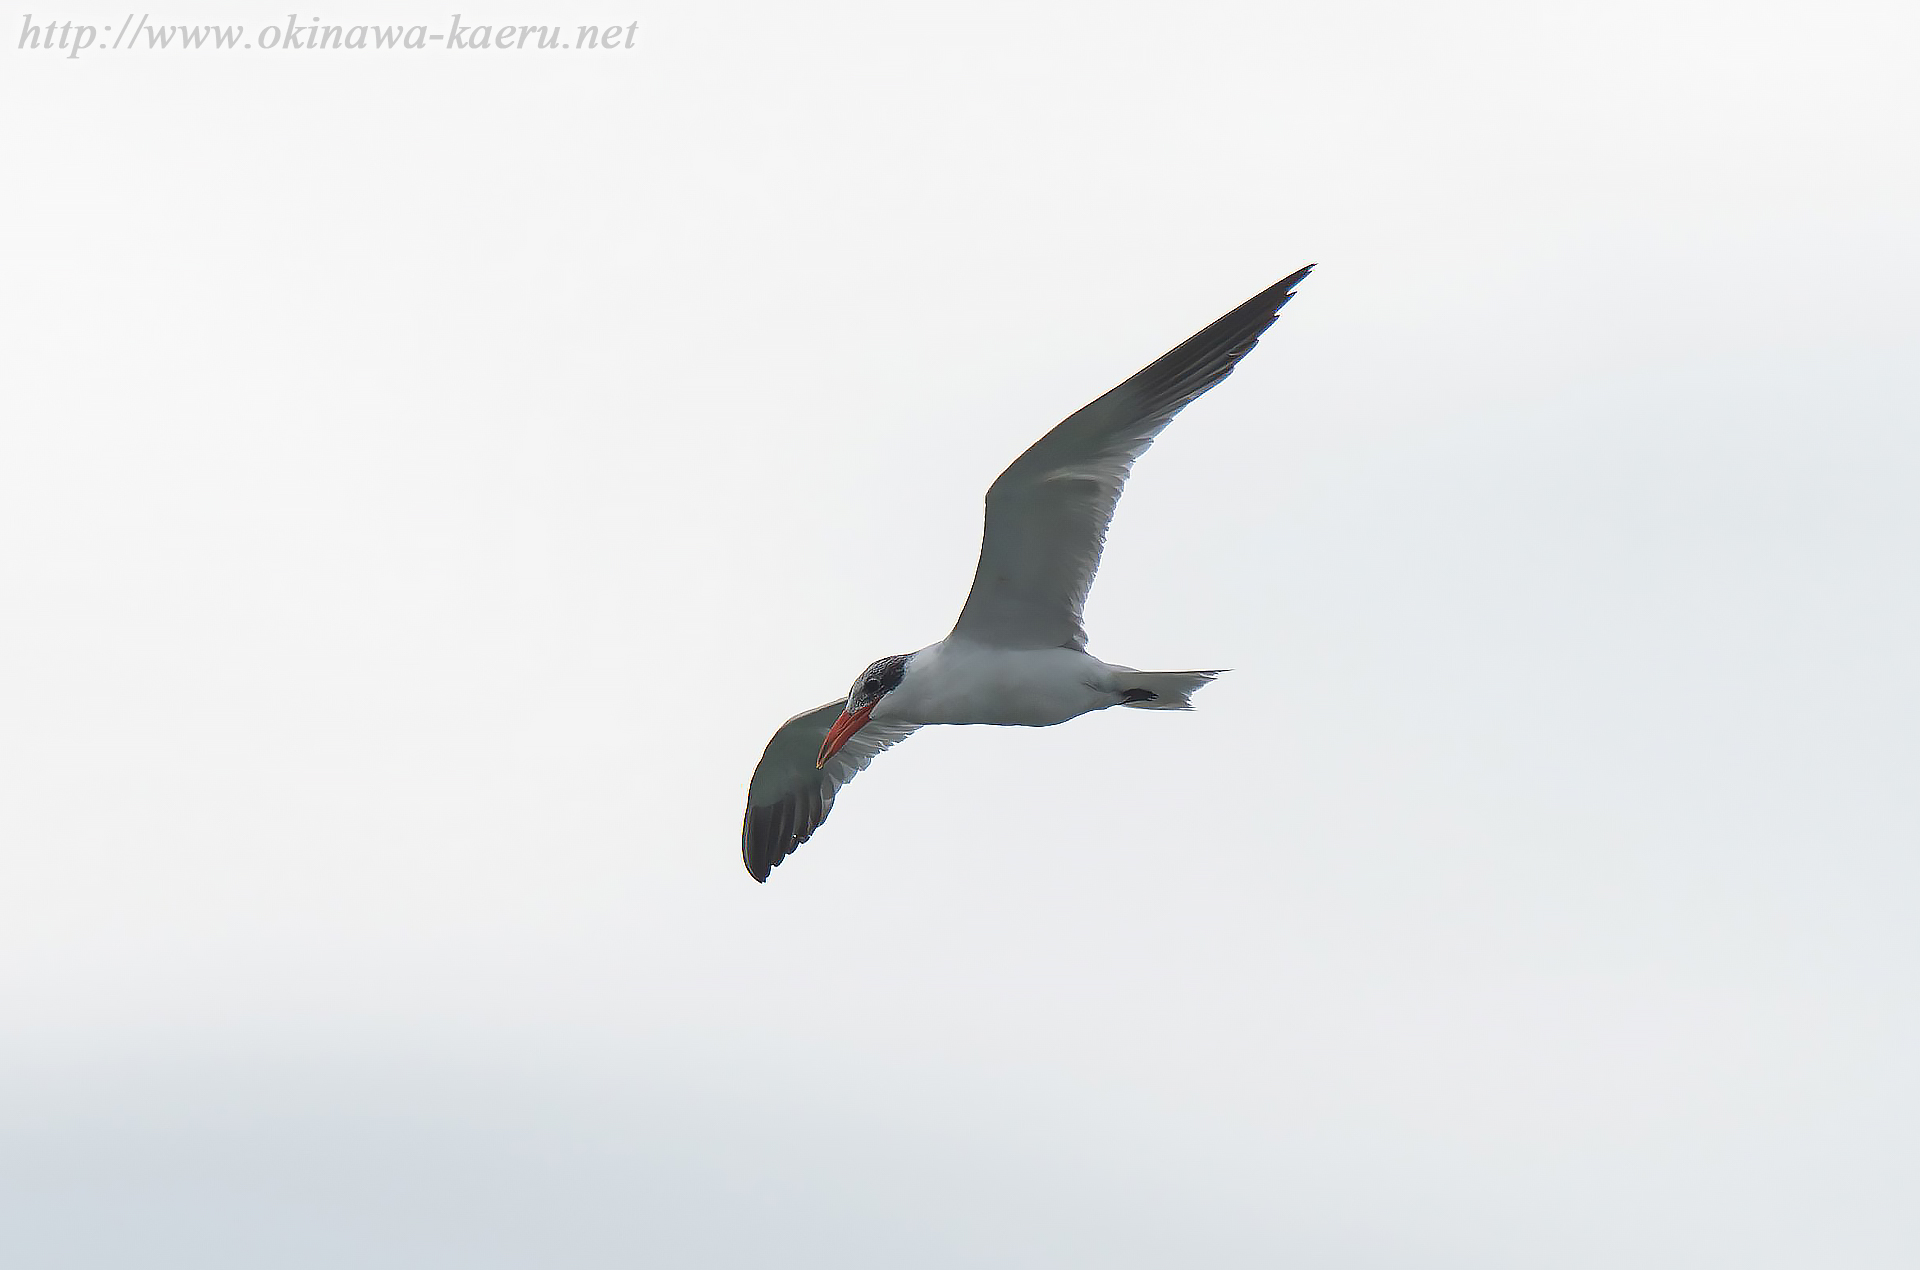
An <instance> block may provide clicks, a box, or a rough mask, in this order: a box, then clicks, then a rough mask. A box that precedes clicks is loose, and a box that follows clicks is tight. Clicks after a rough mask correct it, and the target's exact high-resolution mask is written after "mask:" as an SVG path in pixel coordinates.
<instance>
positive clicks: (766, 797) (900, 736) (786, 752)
mask: <svg viewBox="0 0 1920 1270" xmlns="http://www.w3.org/2000/svg"><path fill="white" fill-rule="evenodd" d="M845 705H846V701H845V699H844V698H842V699H841V700H838V701H829V702H828V703H827V704H826V705H823V706H821V707H819V708H818V709H815V710H809V711H807V712H806V713H805V714H796V715H794V716H793V717H792V718H791V719H788V720H787V721H786V722H785V723H783V724H781V725H780V730H779V731H778V732H775V733H774V734H773V740H771V741H769V742H767V752H766V753H765V754H763V755H761V756H760V766H758V767H756V768H754V769H753V782H752V784H750V785H748V786H747V814H746V818H745V820H744V821H742V823H741V826H740V857H741V859H743V860H745V861H746V864H747V872H749V873H751V874H753V878H754V881H756V882H764V881H766V880H767V875H768V874H769V873H771V872H773V866H774V865H776V864H778V863H780V862H781V861H782V860H784V859H786V858H787V857H788V856H790V855H792V854H793V852H794V851H795V850H796V849H797V848H798V847H799V846H800V844H801V843H803V842H805V841H806V840H807V839H808V838H811V837H812V836H813V831H814V830H816V829H818V828H819V827H820V825H821V822H823V821H824V820H826V818H827V813H828V812H829V811H832V810H833V796H834V795H835V794H836V793H838V792H839V790H840V787H841V786H842V785H844V784H846V783H847V782H848V781H850V780H852V779H853V778H854V775H855V773H858V772H863V771H865V770H866V767H867V764H869V763H871V762H873V759H874V756H875V755H876V754H879V753H880V752H881V751H882V750H884V749H887V748H888V747H889V746H893V745H897V744H899V743H900V742H901V741H904V740H906V739H907V738H908V737H910V736H912V735H913V734H914V732H915V731H916V730H917V729H918V728H919V726H920V725H919V724H917V723H892V722H888V721H886V720H876V721H874V722H871V723H868V724H867V725H866V726H865V727H863V728H861V729H860V730H859V731H858V732H855V733H854V734H853V737H852V738H851V739H850V740H849V741H848V742H847V743H846V744H845V745H843V746H841V747H840V752H839V753H837V754H835V755H834V756H833V757H832V758H830V759H828V760H827V765H826V766H825V767H815V766H814V759H815V758H817V757H818V756H819V754H820V743H821V742H822V741H824V740H826V739H827V729H828V728H830V727H832V726H833V721H834V720H835V719H837V718H839V717H840V711H841V709H842V708H843V707H844V706H845Z"/></svg>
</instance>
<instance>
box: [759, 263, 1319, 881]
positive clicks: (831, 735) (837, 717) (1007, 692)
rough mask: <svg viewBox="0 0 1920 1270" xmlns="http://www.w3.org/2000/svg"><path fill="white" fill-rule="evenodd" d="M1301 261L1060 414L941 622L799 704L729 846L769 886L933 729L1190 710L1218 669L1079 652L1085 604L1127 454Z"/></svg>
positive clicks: (1210, 371)
mask: <svg viewBox="0 0 1920 1270" xmlns="http://www.w3.org/2000/svg"><path fill="white" fill-rule="evenodd" d="M1313 269H1314V266H1313V265H1308V266H1306V267H1305V268H1304V269H1300V270H1297V271H1295V272H1294V273H1291V274H1289V275H1287V276H1286V277H1285V278H1282V279H1281V280H1280V281H1279V282H1276V283H1274V284H1273V285H1272V286H1270V287H1268V288H1267V289H1266V290H1264V291H1262V292H1260V294H1258V295H1256V296H1254V297H1253V298H1252V299H1250V300H1248V301H1247V302H1246V303H1245V304H1242V305H1240V306H1239V307H1238V308H1236V309H1234V310H1233V311H1232V312H1230V313H1228V314H1226V315H1225V316H1224V317H1222V318H1220V319H1219V320H1218V321H1216V322H1214V323H1212V324H1211V325H1209V326H1207V327H1206V328H1204V329H1203V330H1201V331H1200V332H1199V333H1198V334H1196V335H1195V336H1193V338H1191V339H1189V340H1187V341H1186V342H1185V343H1183V344H1181V345H1180V346H1179V347H1177V348H1175V349H1174V350H1173V351H1171V352H1169V353H1167V354H1166V355H1165V356H1163V357H1161V358H1159V359H1158V360H1157V361H1155V362H1153V363H1152V364H1151V365H1149V366H1147V367H1146V368H1145V369H1143V370H1141V371H1140V372H1138V373H1137V374H1135V375H1134V376H1133V377H1132V378H1130V379H1128V380H1127V381H1126V382H1125V383H1123V384H1121V385H1120V386H1119V387H1117V388H1115V389H1113V390H1112V391H1111V392H1108V393H1106V394H1105V395H1104V396H1101V397H1099V398H1097V399H1096V400H1094V401H1093V402H1092V403H1090V404H1088V405H1086V406H1084V407H1082V408H1081V409H1079V410H1077V411H1075V412H1074V413H1073V414H1071V415H1068V416H1067V418H1066V419H1065V420H1063V421H1062V422H1061V423H1060V424H1059V425H1058V426H1056V427H1055V428H1054V429H1053V430H1052V431H1051V432H1048V433H1047V434H1046V435H1045V436H1043V437H1041V438H1040V439H1039V440H1038V441H1036V442H1034V444H1033V445H1032V446H1031V447H1029V448H1028V449H1027V451H1026V452H1025V453H1024V454H1022V455H1021V456H1020V457H1019V458H1017V459H1015V460H1014V461H1013V463H1012V464H1011V465H1010V466H1009V467H1008V468H1007V470H1006V471H1004V472H1002V473H1001V474H1000V476H999V478H998V479H997V480H995V481H994V483H993V485H992V487H991V488H989V489H988V490H987V509H986V526H985V529H984V531H983V533H982V535H981V542H980V561H979V565H978V566H977V568H976V569H975V571H974V577H973V590H972V591H971V592H970V593H969V594H968V595H967V601H966V604H965V605H964V606H963V607H962V608H961V610H960V619H959V621H957V622H956V623H955V624H954V627H953V631H952V633H950V634H949V635H948V636H947V637H946V638H945V639H943V640H941V641H940V642H939V643H936V644H930V645H928V646H927V647H925V648H922V649H920V650H919V651H918V652H913V653H902V654H898V655H896V656H892V657H882V658H881V659H880V660H878V661H876V662H874V663H872V664H871V665H869V666H868V667H867V668H866V669H865V670H863V671H861V672H860V676H859V678H857V679H855V680H854V681H853V686H852V687H851V688H850V689H848V691H847V695H846V696H844V697H837V698H835V699H834V700H832V701H829V702H827V703H826V704H825V705H823V706H817V707H815V708H814V709H812V710H808V711H806V712H804V713H802V714H796V715H795V716H793V718H791V719H788V720H787V721H786V722H785V723H784V724H782V725H781V726H780V730H779V731H777V732H775V733H774V734H773V739H772V740H771V741H769V742H768V743H767V748H766V751H765V753H764V754H762V756H761V758H760V764H759V766H758V767H756V768H755V769H754V773H753V778H752V780H751V781H750V782H749V784H748V787H747V810H746V815H745V817H744V818H743V820H742V823H741V828H740V854H741V859H742V860H743V861H744V862H745V864H746V866H747V872H748V873H749V874H751V875H752V876H753V879H754V880H755V881H756V882H765V881H766V880H767V878H768V876H769V875H770V874H771V873H772V872H773V869H774V866H775V865H778V864H779V863H780V862H781V861H782V860H785V859H786V858H787V857H788V856H789V855H791V854H793V852H794V851H795V850H797V849H798V848H799V846H800V844H801V843H804V842H806V841H807V840H808V839H809V838H811V837H812V836H813V835H814V833H815V832H816V831H817V830H818V829H819V828H820V826H821V824H822V823H823V822H825V820H826V818H827V813H828V812H830V811H831V810H832V809H833V800H834V796H835V795H836V794H837V793H839V791H840V789H841V788H842V787H843V786H844V785H846V783H847V782H848V781H850V780H852V779H853V778H854V776H855V775H857V774H858V773H860V772H863V771H865V770H866V768H867V765H868V764H870V763H872V762H873V760H874V759H875V758H876V757H878V756H879V755H880V754H881V753H882V752H883V751H885V750H887V749H890V748H892V747H893V746H895V745H898V744H899V743H900V742H902V741H904V740H906V739H907V738H908V737H909V736H912V735H913V734H914V732H916V731H918V730H919V729H920V728H923V727H928V726H931V725H935V724H990V725H1000V726H1007V727H1050V726H1052V725H1054V724H1058V723H1065V722H1066V721H1067V720H1069V719H1073V718H1077V717H1078V716H1080V715H1083V714H1088V713H1090V712H1092V711H1095V710H1105V709H1108V708H1110V707H1112V706H1128V707H1132V708H1134V709H1141V710H1188V709H1191V708H1192V704H1193V702H1192V697H1193V694H1194V693H1195V692H1196V691H1198V690H1199V689H1200V688H1202V687H1204V686H1205V685H1206V684H1207V683H1209V682H1211V681H1212V680H1213V679H1214V678H1215V677H1216V676H1218V675H1220V674H1222V673H1224V672H1223V671H1218V670H1174V671H1141V670H1135V669H1133V668H1132V667H1129V666H1118V665H1112V664H1109V663H1107V662H1104V661H1102V660H1100V659H1099V658H1098V657H1095V656H1093V655H1092V654H1091V653H1089V652H1087V633H1086V630H1085V629H1084V627H1083V626H1082V624H1081V610H1082V607H1083V606H1084V605H1085V603H1086V599H1087V592H1088V590H1089V589H1090V588H1091V587H1092V585H1093V575H1094V572H1095V570H1097V569H1098V568H1099V566H1100V552H1101V548H1102V547H1103V546H1104V545H1105V542H1106V536H1107V526H1108V524H1109V523H1110V522H1111V521H1112V519H1113V513H1114V508H1115V507H1116V506H1117V505H1118V504H1119V501H1120V491H1121V489H1122V487H1123V486H1124V485H1125V484H1126V480H1127V474H1128V472H1129V471H1131V470H1132V467H1133V463H1134V460H1136V459H1138V458H1139V457H1140V456H1141V455H1142V454H1144V453H1146V450H1147V447H1148V446H1150V445H1152V444H1153V440H1154V438H1155V437H1157V436H1158V435H1159V434H1160V431H1161V429H1163V428H1165V427H1166V426H1167V424H1168V422H1169V421H1171V420H1172V418H1173V417H1174V416H1175V415H1176V414H1178V413H1180V411H1181V410H1183V409H1185V408H1186V407H1187V406H1189V405H1191V404H1192V403H1193V401H1194V400H1195V399H1196V398H1198V397H1199V396H1200V395H1201V394H1202V393H1204V392H1206V391H1207V390H1208V389H1209V388H1212V387H1213V386H1214V385H1215V384H1218V383H1219V382H1220V381H1221V380H1223V379H1225V378H1226V377H1227V376H1228V374H1230V373H1231V372H1232V370H1233V368H1234V367H1235V366H1236V365H1238V364H1239V361H1240V359H1241V358H1243V357H1245V356H1246V355H1247V354H1248V353H1249V352H1250V351H1252V349H1253V346H1254V344H1255V343H1256V342H1257V341H1258V340H1259V338H1260V336H1261V335H1262V334H1264V333H1265V332H1266V329H1267V328H1268V327H1269V326H1271V325H1273V322H1274V320H1275V319H1276V318H1277V317H1279V315H1280V309H1281V307H1282V306H1284V305H1285V304H1286V303H1287V301H1288V300H1291V299H1292V298H1293V292H1294V288H1295V287H1297V286H1298V285H1299V284H1300V283H1301V282H1302V281H1304V280H1305V279H1306V277H1307V275H1308V274H1309V273H1311V272H1312V271H1313Z"/></svg>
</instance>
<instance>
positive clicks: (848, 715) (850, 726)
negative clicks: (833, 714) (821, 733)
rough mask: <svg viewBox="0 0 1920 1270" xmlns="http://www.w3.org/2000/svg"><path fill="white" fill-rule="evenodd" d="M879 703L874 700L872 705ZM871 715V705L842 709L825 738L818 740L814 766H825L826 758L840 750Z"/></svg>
mask: <svg viewBox="0 0 1920 1270" xmlns="http://www.w3.org/2000/svg"><path fill="white" fill-rule="evenodd" d="M878 704H880V703H879V702H877V701H876V702H874V705H878ZM872 715H873V706H872V705H867V706H861V707H860V708H859V709H858V710H842V711H841V712H840V717H839V718H837V719H835V720H834V721H833V726H832V727H830V728H828V729H827V739H826V740H824V741H822V742H820V757H819V758H817V759H815V760H814V762H813V765H814V766H815V767H825V766H826V765H827V760H828V759H830V758H832V757H833V756H834V755H836V754H838V753H839V752H840V747H841V746H843V745H845V744H846V743H847V742H848V741H851V740H852V739H853V734H854V733H855V732H858V731H859V730H860V729H861V728H864V727H866V726H867V720H868V719H869V718H870V717H872Z"/></svg>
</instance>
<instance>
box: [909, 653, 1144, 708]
mask: <svg viewBox="0 0 1920 1270" xmlns="http://www.w3.org/2000/svg"><path fill="white" fill-rule="evenodd" d="M1106 671H1107V667H1106V663H1104V662H1102V661H1101V660H1100V659H1099V658H1097V657H1090V656H1088V655H1087V654H1086V653H1082V652H1077V651H1075V650H1074V649H1070V648H1036V649H1007V648H992V647H987V646H982V645H965V644H962V645H955V644H954V643H951V642H949V643H945V644H937V645H935V646H934V647H932V648H929V649H925V650H923V651H922V652H921V653H920V654H918V655H917V656H915V658H914V659H913V662H912V663H910V666H909V669H908V673H907V677H906V679H905V681H904V682H902V683H901V685H900V687H899V688H897V689H895V690H894V691H893V692H891V693H888V694H887V697H886V698H885V700H883V701H882V703H881V704H882V706H883V707H887V708H885V709H884V710H876V711H875V716H876V717H881V716H882V715H884V716H885V717H889V718H897V719H900V720H902V721H903V722H911V723H995V724H1001V725H1005V726H1012V727H1029V728H1043V727H1048V726H1050V725H1052V724H1055V723H1065V722H1066V721H1067V720H1068V719H1071V718H1074V717H1075V716H1077V715H1082V714H1085V713H1087V712H1088V711H1089V710H1098V709H1101V708H1102V707H1105V706H1109V705H1112V704H1113V701H1114V695H1113V691H1114V690H1113V686H1112V684H1110V683H1106V682H1105V681H1106V680H1107V679H1108V678H1109V676H1108V675H1107V673H1106Z"/></svg>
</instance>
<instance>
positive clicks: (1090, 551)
mask: <svg viewBox="0 0 1920 1270" xmlns="http://www.w3.org/2000/svg"><path fill="white" fill-rule="evenodd" d="M1312 269H1313V266H1312V265H1308V266H1307V267H1306V268H1305V269H1302V270H1300V271H1299V272H1298V273H1295V274H1292V275H1290V276H1288V277H1286V278H1283V279H1281V280H1280V281H1279V282H1276V283H1274V284H1273V285H1272V286H1270V287H1268V288H1267V289H1266V290H1265V291H1262V292H1261V293H1260V294H1259V295H1257V296H1254V297H1253V299H1251V300H1248V301H1247V302H1246V303H1245V304H1243V305H1241V306H1240V307H1239V308H1237V309H1235V310H1234V311H1233V312H1231V313H1229V314H1227V315H1226V316H1225V317H1223V318H1221V319H1220V320H1219V321H1217V322H1215V323H1214V324H1213V325H1211V326H1209V327H1207V329H1206V330H1204V331H1201V332H1200V333H1199V334H1198V335H1196V336H1194V337H1193V338H1192V339H1190V340H1188V341H1187V342H1186V343H1184V344H1182V345H1181V346H1180V347H1178V348H1176V349H1174V350H1173V351H1172V352H1171V353H1168V354H1167V355H1166V356H1165V357H1162V358H1161V359H1160V360H1159V361H1157V362H1155V363H1153V365H1151V366H1149V367H1147V368H1146V369H1145V370H1143V371H1141V372H1140V373H1139V374H1137V375H1135V376H1134V377H1133V378H1132V379H1129V380H1128V381H1127V382H1126V383H1124V384H1121V385H1120V386H1119V387H1118V388H1115V389H1114V390H1113V391H1112V392H1110V393H1108V394H1107V395H1106V396H1104V397H1101V398H1100V399H1099V400H1098V401H1095V402H1093V403H1092V404H1091V405H1088V406H1085V407H1082V408H1081V409H1080V410H1078V411H1075V412H1074V413H1073V414H1071V415H1069V416H1067V418H1066V420H1065V421H1064V422H1063V423H1061V424H1060V425H1059V426H1058V427H1056V428H1054V430H1053V431H1051V432H1049V433H1047V435H1046V436H1044V437H1041V438H1040V439H1039V440H1038V441H1036V442H1034V444H1033V446H1032V448H1030V449H1029V450H1028V451H1027V452H1026V453H1025V454H1022V455H1021V456H1020V457H1019V458H1017V459H1015V460H1014V461H1013V466H1011V467H1009V468H1008V469H1007V470H1006V471H1004V472H1002V473H1001V474H1000V479H999V480H997V481H995V482H994V483H993V488H992V489H990V490H988V491H987V525H986V532H985V534H984V535H983V536H982V539H981V542H980V566H979V568H978V569H977V570H976V571H975V573H974V575H973V592H972V593H971V594H970V595H968V596H967V605H966V607H965V608H964V609H962V610H961V612H960V620H959V622H957V623H956V624H955V625H954V628H953V633H954V634H955V635H957V636H960V637H962V638H965V639H970V640H974V641H976V642H978V643H983V644H993V645H998V646H1000V647H1005V648H1060V647H1066V648H1078V649H1084V648H1085V647H1086V646H1087V636H1086V632H1085V631H1084V630H1082V629H1081V627H1080V611H1081V607H1082V606H1083V605H1084V604H1085V603H1086V599H1087V590H1088V588H1089V587H1091V586H1092V585H1093V574H1094V570H1096V569H1098V568H1099V567H1100V548H1101V547H1102V546H1103V545H1104V544H1105V542H1106V538H1107V524H1108V522H1110V521H1111V520H1112V519H1113V509H1114V506H1115V505H1116V504H1117V503H1119V501H1120V489H1121V487H1122V486H1123V485H1125V484H1126V480H1127V472H1128V470H1129V469H1130V468H1131V467H1132V466H1133V461H1134V460H1135V459H1137V458H1139V457H1140V456H1141V455H1142V454H1144V453H1146V449H1147V447H1148V446H1149V445H1152V444H1153V438H1154V437H1155V436H1157V435H1159V432H1160V429H1162V428H1164V427H1166V426H1167V423H1168V421H1169V420H1171V419H1172V418H1173V416H1174V415H1176V414H1178V413H1179V412H1180V409H1181V407H1183V406H1185V405H1186V404H1187V403H1188V402H1190V401H1192V400H1193V399H1194V398H1195V397H1198V396H1199V395H1200V394H1201V393H1203V392H1205V391H1206V390H1207V389H1209V388H1211V387H1213V386H1214V385H1215V384H1217V383H1219V382H1220V381H1221V380H1223V379H1225V378H1226V377H1227V375H1228V373H1229V372H1230V371H1232V370H1233V367H1234V364H1235V363H1236V362H1238V361H1239V360H1240V359H1241V358H1242V357H1245V356H1246V355H1247V352H1248V351H1249V350H1250V349H1252V348H1253V346H1254V343H1255V341H1257V340H1258V339H1259V338H1260V335H1261V333H1262V332H1263V331H1265V330H1266V329H1267V328H1268V327H1269V326H1271V325H1273V320H1274V318H1275V317H1277V316H1279V313H1280V307H1281V306H1282V305H1284V304H1285V303H1286V302H1287V301H1288V300H1290V299H1292V298H1293V288H1294V287H1295V286H1297V285H1298V284H1299V283H1300V281H1301V279H1303V278H1305V277H1306V276H1307V274H1308V273H1309V272H1310V271H1311V270H1312Z"/></svg>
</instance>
